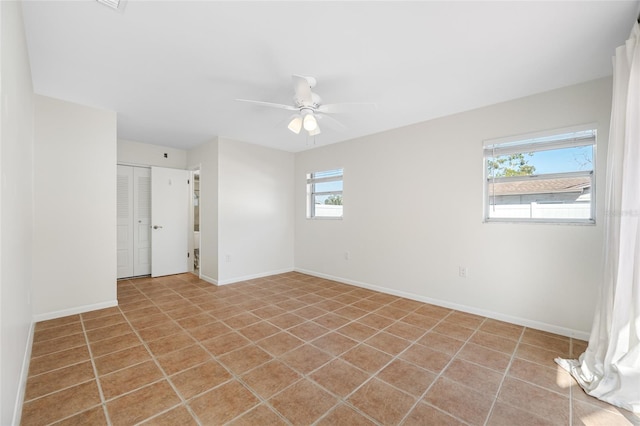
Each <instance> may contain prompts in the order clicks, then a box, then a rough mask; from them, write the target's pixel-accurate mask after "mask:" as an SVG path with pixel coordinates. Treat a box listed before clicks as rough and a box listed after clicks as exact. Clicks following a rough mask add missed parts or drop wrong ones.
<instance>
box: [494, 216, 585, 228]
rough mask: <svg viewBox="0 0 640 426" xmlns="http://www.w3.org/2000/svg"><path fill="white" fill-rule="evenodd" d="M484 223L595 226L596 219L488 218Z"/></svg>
mask: <svg viewBox="0 0 640 426" xmlns="http://www.w3.org/2000/svg"><path fill="white" fill-rule="evenodd" d="M482 222H483V223H511V224H516V223H517V224H532V225H577V226H585V225H587V226H594V225H596V221H595V220H593V219H567V220H557V219H487V218H485V219H484V220H483V221H482Z"/></svg>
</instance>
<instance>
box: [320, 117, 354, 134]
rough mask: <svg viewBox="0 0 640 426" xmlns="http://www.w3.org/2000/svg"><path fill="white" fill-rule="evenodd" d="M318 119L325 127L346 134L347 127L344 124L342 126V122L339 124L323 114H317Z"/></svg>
mask: <svg viewBox="0 0 640 426" xmlns="http://www.w3.org/2000/svg"><path fill="white" fill-rule="evenodd" d="M316 117H317V118H318V119H319V120H320V121H322V124H323V125H324V124H326V125H327V126H329V127H330V128H332V129H334V130H338V131H340V132H344V131H345V130H347V126H345V125H344V124H342V123H341V122H339V121H338V120H336V119H335V118H333V117H329V116H328V115H322V114H316Z"/></svg>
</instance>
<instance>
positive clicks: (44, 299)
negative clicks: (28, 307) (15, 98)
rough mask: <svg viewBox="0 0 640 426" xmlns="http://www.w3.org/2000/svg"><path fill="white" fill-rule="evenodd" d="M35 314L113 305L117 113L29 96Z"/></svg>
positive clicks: (44, 315)
mask: <svg viewBox="0 0 640 426" xmlns="http://www.w3.org/2000/svg"><path fill="white" fill-rule="evenodd" d="M35 111H36V115H35V162H34V170H35V172H34V184H35V196H34V199H35V206H34V255H33V258H34V260H33V261H34V276H33V280H34V314H35V316H36V319H38V320H41V319H46V318H52V317H58V316H63V315H68V314H71V313H76V312H82V311H87V310H92V309H98V308H101V307H106V306H114V305H115V304H116V303H117V300H116V297H117V296H116V231H115V230H116V114H115V113H114V112H110V111H104V110H99V109H95V108H90V107H86V106H82V105H78V104H73V103H70V102H65V101H61V100H57V99H52V98H47V97H44V96H36V103H35Z"/></svg>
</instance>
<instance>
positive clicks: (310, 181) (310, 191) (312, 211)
mask: <svg viewBox="0 0 640 426" xmlns="http://www.w3.org/2000/svg"><path fill="white" fill-rule="evenodd" d="M333 171H340V174H339V175H337V174H336V175H334V176H327V177H316V175H317V174H322V173H327V172H333ZM338 181H342V182H343V185H344V168H342V167H339V168H336V169H327V170H319V171H316V172H311V173H307V219H318V220H340V219H342V217H343V216H344V205H343V206H342V208H343V211H342V214H341V215H340V216H317V215H316V204H315V199H316V195H340V196H341V197H342V199H343V200H344V197H343V196H342V193H343V191H316V187H315V184H316V183H325V182H338Z"/></svg>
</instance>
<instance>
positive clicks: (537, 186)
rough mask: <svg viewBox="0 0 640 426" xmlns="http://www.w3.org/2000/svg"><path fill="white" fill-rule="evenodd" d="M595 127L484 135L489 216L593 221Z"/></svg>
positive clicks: (513, 219)
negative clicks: (508, 135)
mask: <svg viewBox="0 0 640 426" xmlns="http://www.w3.org/2000/svg"><path fill="white" fill-rule="evenodd" d="M594 128H595V126H588V127H581V128H573V129H564V130H558V131H554V132H547V133H544V134H536V135H526V136H521V137H516V138H508V139H500V140H493V141H485V142H484V166H485V185H484V187H485V221H488V222H498V221H503V222H504V221H507V222H543V223H595V195H594V194H595V190H594V189H595V176H594V170H595V147H596V130H595V129H594Z"/></svg>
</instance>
